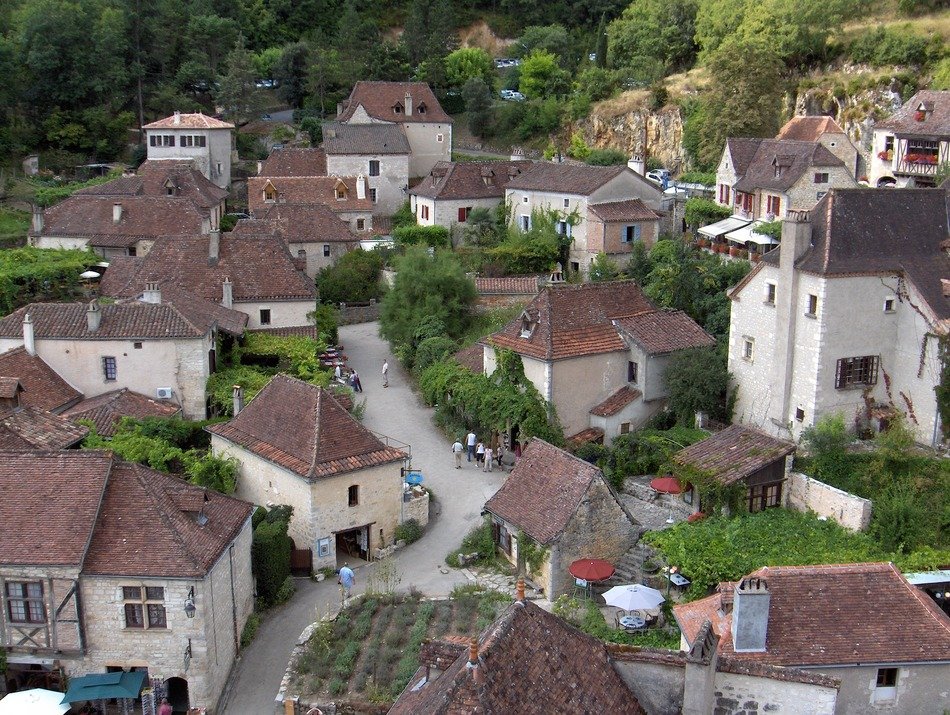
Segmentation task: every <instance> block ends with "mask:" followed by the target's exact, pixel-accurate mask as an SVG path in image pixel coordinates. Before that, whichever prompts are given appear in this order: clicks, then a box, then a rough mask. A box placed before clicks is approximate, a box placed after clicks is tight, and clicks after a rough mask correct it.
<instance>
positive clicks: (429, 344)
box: [413, 336, 457, 372]
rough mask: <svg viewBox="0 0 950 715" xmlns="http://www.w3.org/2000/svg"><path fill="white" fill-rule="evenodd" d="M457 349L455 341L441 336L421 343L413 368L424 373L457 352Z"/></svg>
mask: <svg viewBox="0 0 950 715" xmlns="http://www.w3.org/2000/svg"><path fill="white" fill-rule="evenodd" d="M456 347H457V345H456V343H455V341H454V340H450V339H449V338H444V337H441V336H435V337H431V338H426V339H425V340H423V341H422V342H421V343H419V347H418V348H416V353H415V358H414V360H413V368H414V369H415V370H417V371H418V372H422V371H423V370H425V369H426V368H427V367H429V366H430V365H432V364H434V363H437V362H439V361H440V360H444V359H445V358H446V357H447V356H449V355H451V354H452V353H453V352H455V350H456Z"/></svg>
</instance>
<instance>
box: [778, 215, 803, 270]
mask: <svg viewBox="0 0 950 715" xmlns="http://www.w3.org/2000/svg"><path fill="white" fill-rule="evenodd" d="M781 241H782V242H781V245H780V250H781V253H779V266H780V267H781V271H782V273H785V271H786V270H789V269H791V267H792V265H794V263H795V261H797V260H798V259H799V258H801V257H802V256H803V255H804V254H805V251H807V250H808V249H809V247H810V246H811V223H810V222H809V218H808V212H807V211H795V210H792V209H790V210H788V211H787V212H786V213H785V220H784V221H782V239H781ZM790 264H791V265H790Z"/></svg>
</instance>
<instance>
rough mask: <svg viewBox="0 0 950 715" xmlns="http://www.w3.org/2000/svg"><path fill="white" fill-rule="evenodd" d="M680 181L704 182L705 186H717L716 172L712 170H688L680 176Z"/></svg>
mask: <svg viewBox="0 0 950 715" xmlns="http://www.w3.org/2000/svg"><path fill="white" fill-rule="evenodd" d="M679 181H681V182H682V183H684V184H702V185H703V186H715V185H716V174H715V173H714V172H711V171H687V172H684V173H683V174H682V176H680V178H679Z"/></svg>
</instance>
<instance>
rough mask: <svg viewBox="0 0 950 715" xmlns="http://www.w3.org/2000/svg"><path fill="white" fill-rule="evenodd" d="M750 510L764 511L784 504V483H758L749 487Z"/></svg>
mask: <svg viewBox="0 0 950 715" xmlns="http://www.w3.org/2000/svg"><path fill="white" fill-rule="evenodd" d="M748 498H749V511H750V512H755V511H763V510H764V509H771V508H772V507H776V506H782V483H781V482H779V483H777V484H757V485H756V486H753V487H749V495H748Z"/></svg>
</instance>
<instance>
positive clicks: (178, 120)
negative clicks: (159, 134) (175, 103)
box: [172, 109, 181, 127]
mask: <svg viewBox="0 0 950 715" xmlns="http://www.w3.org/2000/svg"><path fill="white" fill-rule="evenodd" d="M172 124H174V125H175V126H176V127H177V126H178V125H179V124H181V112H179V111H178V110H177V109H176V110H175V118H174V119H172Z"/></svg>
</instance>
